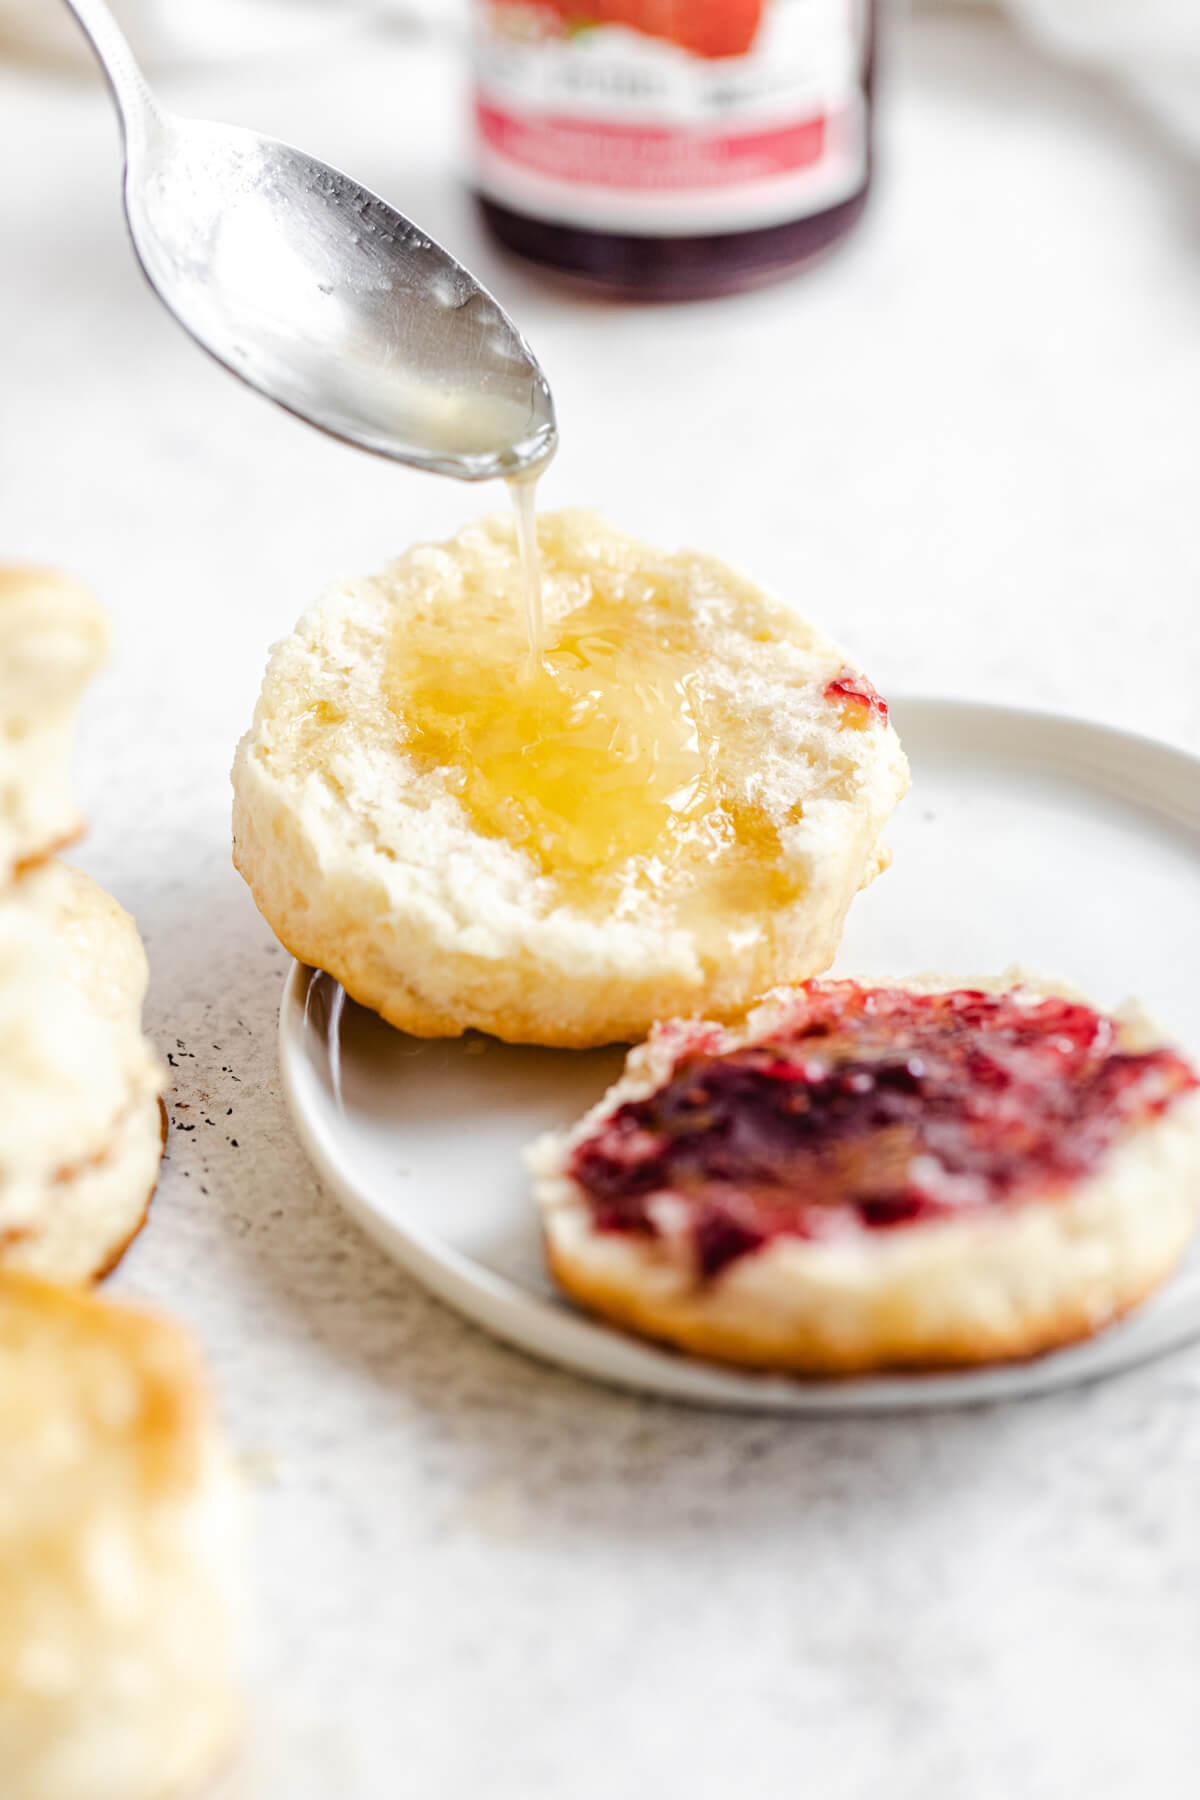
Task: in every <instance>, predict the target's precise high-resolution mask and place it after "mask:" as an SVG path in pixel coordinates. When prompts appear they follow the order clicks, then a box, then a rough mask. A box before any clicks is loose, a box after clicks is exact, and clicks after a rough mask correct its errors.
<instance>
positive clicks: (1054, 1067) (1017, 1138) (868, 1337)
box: [530, 980, 1200, 1373]
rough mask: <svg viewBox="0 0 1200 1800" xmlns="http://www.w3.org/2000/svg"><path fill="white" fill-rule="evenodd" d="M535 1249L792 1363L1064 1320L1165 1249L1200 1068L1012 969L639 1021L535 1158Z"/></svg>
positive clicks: (686, 1332) (888, 1358) (633, 1301)
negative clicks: (727, 1013)
mask: <svg viewBox="0 0 1200 1800" xmlns="http://www.w3.org/2000/svg"><path fill="white" fill-rule="evenodd" d="M530 1160H531V1165H532V1167H533V1170H534V1173H535V1176H536V1178H537V1195H538V1199H539V1201H540V1204H541V1207H542V1213H543V1220H544V1225H545V1236H546V1247H547V1254H548V1258H549V1262H550V1266H551V1268H552V1270H553V1272H554V1273H555V1275H556V1276H557V1278H558V1280H559V1281H560V1282H561V1284H562V1285H563V1286H564V1287H565V1288H566V1289H567V1290H568V1291H569V1292H570V1293H571V1294H573V1295H574V1296H575V1297H576V1298H578V1299H579V1300H580V1301H582V1303H583V1304H584V1305H586V1306H588V1307H590V1308H592V1309H593V1310H595V1311H597V1312H599V1313H601V1314H603V1315H604V1316H605V1317H607V1318H610V1319H612V1320H613V1321H614V1322H616V1323H619V1324H621V1325H624V1326H627V1327H629V1328H631V1329H633V1330H635V1331H639V1332H642V1333H644V1334H646V1335H648V1336H651V1337H656V1338H661V1339H663V1340H664V1341H666V1342H669V1343H673V1344H676V1345H678V1346H680V1347H682V1348H685V1349H688V1350H691V1351H694V1352H696V1353H698V1354H702V1355H707V1356H712V1357H715V1358H718V1359H722V1360H726V1361H729V1362H734V1363H740V1364H745V1365H748V1366H752V1367H760V1368H774V1369H781V1370H792V1371H796V1372H800V1373H855V1372H862V1371H866V1370H873V1369H887V1368H915V1367H929V1366H936V1365H944V1366H945V1365H956V1364H970V1363H978V1362H986V1361H991V1360H1001V1359H1006V1358H1013V1357H1021V1356H1029V1355H1033V1354H1035V1353H1037V1352H1040V1351H1044V1350H1047V1349H1050V1348H1053V1347H1054V1346H1056V1345H1060V1344H1064V1343H1067V1342H1070V1341H1072V1340H1074V1339H1077V1338H1080V1337H1084V1336H1087V1335H1088V1334H1090V1333H1091V1332H1093V1331H1095V1330H1097V1329H1099V1328H1100V1327H1101V1326H1103V1325H1106V1324H1108V1323H1109V1322H1111V1321H1112V1320H1113V1319H1115V1318H1118V1317H1119V1316H1120V1315H1121V1314H1122V1313H1124V1312H1126V1311H1127V1310H1128V1309H1129V1308H1130V1307H1132V1306H1134V1305H1135V1304H1137V1302H1138V1301H1140V1300H1141V1299H1143V1298H1144V1297H1145V1295H1147V1294H1148V1293H1149V1292H1150V1291H1151V1290H1152V1289H1153V1288H1154V1287H1155V1286H1156V1285H1157V1284H1158V1283H1159V1282H1161V1281H1162V1280H1163V1279H1164V1278H1165V1277H1166V1276H1167V1275H1168V1274H1169V1273H1170V1272H1171V1270H1172V1269H1173V1268H1174V1267H1175V1265H1176V1263H1177V1262H1178V1260H1179V1257H1180V1256H1181V1255H1182V1253H1183V1250H1184V1248H1185V1246H1186V1244H1187V1242H1188V1240H1189V1238H1190V1236H1191V1235H1192V1232H1193V1230H1194V1228H1195V1224H1196V1219H1197V1213H1198V1211H1200V1083H1198V1082H1197V1078H1196V1075H1195V1073H1194V1072H1193V1070H1192V1069H1191V1067H1190V1066H1189V1064H1188V1063H1187V1062H1186V1061H1185V1060H1184V1059H1183V1058H1182V1057H1181V1056H1180V1055H1179V1054H1178V1053H1177V1052H1176V1051H1175V1050H1173V1049H1171V1048H1170V1047H1169V1046H1167V1045H1165V1044H1164V1043H1162V1041H1161V1040H1160V1039H1159V1038H1158V1036H1157V1034H1155V1033H1154V1032H1153V1031H1152V1030H1151V1029H1150V1028H1149V1027H1148V1026H1147V1025H1146V1024H1145V1022H1144V1021H1143V1020H1141V1019H1138V1018H1135V1017H1134V1016H1133V1015H1132V1014H1127V1015H1124V1016H1120V1017H1116V1018H1110V1017H1108V1016H1106V1015H1105V1014H1102V1013H1099V1012H1097V1011H1095V1010H1094V1009H1093V1008H1092V1007H1090V1006H1088V1005H1086V1004H1085V1003H1084V1002H1083V1001H1082V1000H1080V999H1078V998H1077V997H1076V996H1074V995H1069V994H1065V993H1064V992H1063V991H1061V990H1053V989H1051V988H1048V987H1046V986H1045V985H1044V984H1037V983H1030V982H1027V981H1019V982H1017V981H1012V980H1008V981H1003V980H1002V981H994V982H973V983H970V984H954V983H948V982H942V981H936V980H922V981H915V980H910V981H903V982H900V981H898V982H892V983H887V984H864V983H860V982H853V981H812V982H808V983H806V984H805V985H804V986H802V987H800V988H797V989H793V990H790V991H786V992H782V991H781V992H780V993H779V994H778V995H776V996H773V997H772V998H771V999H770V1000H768V1001H767V1002H766V1003H764V1004H763V1005H762V1006H761V1007H759V1008H757V1009H756V1010H755V1012H754V1013H752V1014H751V1015H750V1018H749V1020H748V1021H747V1022H746V1023H745V1024H744V1025H742V1026H740V1027H737V1028H734V1029H727V1028H724V1027H722V1026H720V1025H717V1024H712V1023H698V1022H696V1021H694V1020H693V1021H690V1022H683V1023H680V1024H676V1025H668V1026H663V1027H661V1028H660V1029H659V1030H658V1031H657V1032H656V1033H655V1034H654V1036H653V1037H652V1038H651V1040H650V1042H649V1043H648V1044H647V1045H645V1046H643V1047H642V1048H641V1049H639V1050H636V1051H634V1052H633V1053H632V1055H631V1056H630V1058H629V1062H628V1065H627V1068H626V1072H625V1074H624V1076H623V1077H622V1079H621V1081H620V1082H619V1083H618V1084H617V1086H616V1087H615V1088H614V1089H613V1090H612V1091H611V1092H610V1093H609V1094H608V1095H607V1096H606V1097H605V1099H604V1100H603V1101H602V1102H601V1103H600V1104H599V1105H598V1106H597V1107H596V1108H595V1109H594V1110H593V1112H592V1113H590V1114H589V1115H588V1117H587V1118H586V1119H585V1120H583V1121H582V1123H581V1124H580V1125H579V1126H578V1127H577V1128H576V1129H575V1130H574V1131H573V1132H571V1133H568V1134H567V1135H566V1136H563V1137H551V1138H548V1139H545V1140H543V1141H542V1142H541V1143H539V1144H538V1145H537V1146H535V1147H534V1149H533V1151H532V1152H531V1156H530Z"/></svg>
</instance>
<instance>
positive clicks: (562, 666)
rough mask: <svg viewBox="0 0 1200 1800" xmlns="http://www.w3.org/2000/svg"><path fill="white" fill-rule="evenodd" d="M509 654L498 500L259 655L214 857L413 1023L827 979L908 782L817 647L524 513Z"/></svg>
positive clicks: (617, 1023) (849, 676)
mask: <svg viewBox="0 0 1200 1800" xmlns="http://www.w3.org/2000/svg"><path fill="white" fill-rule="evenodd" d="M538 541H539V545H540V554H541V564H542V572H543V590H544V610H545V621H546V624H545V644H544V649H543V652H542V655H541V657H540V658H538V659H533V658H531V654H530V649H529V645H528V641H527V635H526V625H525V621H524V611H523V587H522V572H521V566H520V560H519V557H518V553H517V546H516V540H515V532H514V530H513V527H512V525H511V524H510V523H509V522H508V521H506V520H497V519H491V520H486V521H484V522H482V523H480V524H477V525H474V526H472V527H470V528H469V529H467V530H465V531H464V532H463V533H462V534H461V535H460V536H459V537H457V538H456V539H454V540H453V541H452V542H450V543H447V544H443V545H424V546H421V547H419V548H417V549H414V550H412V551H410V552H409V554H408V555H407V556H404V557H402V558H400V560H399V561H397V562H395V563H393V564H391V565H390V566H389V567H388V568H387V569H385V570H384V572H383V573H382V574H381V575H379V576H377V577H376V578H374V579H367V580H361V581H355V582H350V583H348V584H347V585H346V586H344V587H342V588H339V589H337V590H335V591H334V592H333V593H331V594H328V595H327V596H326V597H325V598H324V599H323V600H322V601H320V602H319V603H318V604H317V605H316V606H315V607H313V608H312V610H311V611H309V612H308V613H307V614H306V615H305V616H304V618H303V619H302V620H301V621H300V623H299V625H298V626H297V628H296V630H295V632H294V633H293V634H292V635H291V636H290V637H288V638H286V639H285V640H284V641H283V643H281V644H280V645H279V646H278V647H277V648H276V650H275V651H274V654H273V655H272V658H271V662H270V665H269V667H268V669H267V673H266V677H265V680H264V683H263V689H262V694H261V697H260V699H259V702H258V707H257V710H256V713H255V717H254V723H253V725H252V727H251V729H250V731H249V733H248V734H247V736H246V737H245V738H244V740H243V741H242V744H241V745H240V747H239V750H238V753H237V760H236V763H235V766H234V773H233V781H234V790H235V803H234V857H235V861H236V863H237V866H238V868H239V869H240V870H241V872H242V874H243V875H244V876H245V878H246V880H247V881H248V882H249V885H250V888H251V890H252V892H253V894H254V898H255V900H256V902H257V904H258V906H259V908H260V910H261V911H262V913H263V914H264V916H265V917H266V919H267V920H268V922H269V923H270V925H271V926H272V928H273V929H274V931H275V932H276V934H277V936H278V937H279V938H280V939H281V941H282V942H283V943H284V944H285V945H286V946H287V948H288V949H289V950H290V951H291V952H292V953H293V954H294V955H295V956H297V957H299V958H300V959H301V960H302V961H305V962H308V963H312V964H315V965H317V966H318V967H320V968H323V969H325V970H327V971H328V972H329V973H330V974H332V975H334V976H336V978H337V979H338V980H339V981H340V982H342V984H343V985H344V987H345V988H346V990H347V992H348V993H349V994H351V996H352V997H353V998H354V999H356V1000H358V1001H360V1002H362V1003H363V1004H364V1005H366V1006H369V1007H372V1008H374V1009H375V1010H376V1011H377V1012H379V1013H381V1014H382V1015H383V1017H384V1018H386V1019H388V1020H389V1021H390V1022H391V1023H392V1024H393V1025H396V1026H399V1027H400V1028H402V1029H403V1030H406V1031H410V1032H413V1033H415V1034H417V1035H418V1036H423V1037H434V1036H454V1035H457V1034H459V1033H461V1032H463V1031H466V1030H467V1029H470V1028H474V1029H477V1030H480V1031H484V1032H490V1033H493V1034H494V1035H495V1036H497V1037H500V1038H504V1039H507V1040H509V1041H512V1042H521V1043H538V1044H549V1045H567V1046H582V1045H591V1044H602V1043H608V1042H615V1041H620V1040H630V1039H633V1038H637V1037H641V1036H644V1035H645V1033H646V1031H647V1030H648V1029H649V1027H650V1025H651V1024H652V1023H653V1021H654V1020H656V1019H661V1018H666V1017H670V1016H672V1015H674V1014H677V1013H682V1012H689V1013H707V1014H715V1015H717V1016H722V1017H729V1016H733V1015H736V1014H737V1013H738V1012H740V1011H742V1010H744V1009H745V1007H746V1006H747V1005H749V1004H750V1003H751V1001H752V1000H753V999H754V997H755V996H757V995H759V994H761V993H762V992H763V991H764V990H765V989H767V988H769V987H771V986H772V985H774V984H776V983H778V982H781V981H794V980H799V979H802V978H804V977H805V976H808V975H812V974H813V973H815V972H816V971H818V970H820V969H823V968H825V967H827V966H828V964H829V962H830V961H831V959H832V957H833V955H834V952H835V950H836V948H837V944H838V940H839V938H840V936H841V933H842V927H843V923H844V921H845V917H846V912H847V909H848V907H849V905H850V902H851V900H852V899H853V897H854V895H855V893H856V892H857V891H858V889H859V888H860V887H862V886H863V885H864V884H865V883H867V882H869V881H870V880H871V879H872V877H873V876H874V875H875V874H876V873H877V872H878V870H879V869H880V868H881V867H882V866H883V865H884V864H885V862H886V852H885V851H884V850H883V849H882V847H881V843H880V834H881V832H882V831H883V828H884V826H885V824H886V822H887V820H888V817H889V816H890V814H891V812H892V810H893V808H894V807H895V805H896V803H897V801H898V800H899V799H900V798H901V796H902V795H903V793H904V792H905V790H906V788H907V785H908V768H907V764H906V761H905V758H904V755H903V752H902V750H901V748H900V744H899V741H898V739H897V737H896V733H895V731H894V729H893V728H892V726H891V724H890V722H889V720H888V717H887V707H886V705H885V703H884V702H883V700H882V699H881V698H880V696H879V695H878V694H877V693H876V692H875V690H874V689H873V688H872V687H871V685H870V684H869V682H867V681H866V680H865V678H863V677H862V676H861V675H859V674H858V673H857V671H856V670H855V669H853V668H852V667H851V666H850V665H849V663H848V661H847V658H846V656H845V653H844V652H843V651H841V650H840V649H839V648H838V647H837V646H836V645H835V644H833V643H832V642H831V641H830V640H829V639H828V638H826V637H824V636H823V635H822V634H821V633H820V632H818V631H817V630H816V628H815V627H813V626H812V625H810V624H808V623H806V621H805V620H804V619H802V618H800V617H799V616H798V615H797V614H796V613H795V612H793V611H792V610H791V609H790V608H788V607H785V606H783V605H781V604H779V603H777V602H776V601H773V600H771V599H770V598H768V597H767V596H766V595H765V594H763V593H762V592H761V591H760V590H759V589H758V588H757V587H755V586H754V585H753V584H752V583H751V582H749V581H747V580H745V579H744V578H743V577H742V576H740V575H738V574H735V573H734V572H733V571H732V570H731V569H729V568H728V567H726V566H725V565H724V564H723V563H720V562H718V561H716V560H715V559H714V558H712V557H709V556H703V555H699V554H696V553H693V552H682V553H675V554H670V553H667V552H664V551H661V550H656V549H653V548H651V547H650V546H649V545H646V544H644V543H640V542H638V541H637V540H636V539H634V538H631V537H628V536H625V535H624V534H622V533H620V532H618V531H615V530H613V529H612V528H611V527H610V526H608V525H607V524H605V523H604V522H603V521H602V520H601V519H599V518H597V517H596V516H595V515H593V514H590V513H562V514H557V515H550V516H547V517H543V518H542V519H541V520H540V521H539V525H538Z"/></svg>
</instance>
